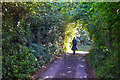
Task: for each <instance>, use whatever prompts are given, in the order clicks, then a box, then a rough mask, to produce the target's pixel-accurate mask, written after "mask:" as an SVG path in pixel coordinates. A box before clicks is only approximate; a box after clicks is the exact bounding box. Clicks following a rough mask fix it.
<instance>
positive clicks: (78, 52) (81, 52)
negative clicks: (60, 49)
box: [67, 50, 89, 54]
mask: <svg viewBox="0 0 120 80" xmlns="http://www.w3.org/2000/svg"><path fill="white" fill-rule="evenodd" d="M67 53H73V51H72V50H68V51H67ZM75 53H77V54H88V53H89V52H88V51H75Z"/></svg>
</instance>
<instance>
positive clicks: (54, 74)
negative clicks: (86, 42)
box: [39, 52, 87, 80]
mask: <svg viewBox="0 0 120 80" xmlns="http://www.w3.org/2000/svg"><path fill="white" fill-rule="evenodd" d="M85 54H86V53H84V52H83V53H77V54H76V55H72V54H70V53H67V55H66V58H64V55H63V56H61V57H59V58H58V59H57V60H56V61H54V63H53V64H52V65H51V66H50V67H49V68H48V69H47V71H46V72H45V73H43V75H42V77H39V79H50V78H69V79H70V78H82V79H84V80H87V74H86V72H85V68H86V67H85V66H86V63H85V58H84V56H85Z"/></svg>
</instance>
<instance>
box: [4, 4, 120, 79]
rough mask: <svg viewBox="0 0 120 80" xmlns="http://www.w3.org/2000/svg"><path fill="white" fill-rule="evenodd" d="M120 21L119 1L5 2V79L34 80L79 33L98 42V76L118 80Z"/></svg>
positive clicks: (95, 64) (94, 57) (95, 45)
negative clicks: (45, 65) (76, 33)
mask: <svg viewBox="0 0 120 80" xmlns="http://www.w3.org/2000/svg"><path fill="white" fill-rule="evenodd" d="M119 22H120V3H119V2H116V3H115V2H114V3H113V2H104V3H103V2H99V3H98V2H92V3H85V2H83V3H82V2H3V3H2V43H3V46H2V50H3V51H2V53H3V56H2V61H3V64H2V65H3V68H2V70H3V79H25V78H29V77H30V74H33V73H34V72H35V71H37V70H38V69H39V68H40V67H41V66H42V65H43V64H44V63H46V62H47V61H49V60H50V59H52V58H54V56H56V55H59V54H62V53H64V52H65V51H66V50H67V44H68V42H69V40H72V38H73V36H74V35H75V30H76V29H78V31H81V30H85V31H86V32H88V33H89V36H90V40H92V41H93V46H92V47H93V48H92V49H91V50H90V51H89V52H90V54H89V57H90V60H91V63H92V65H93V67H95V68H96V74H97V75H98V77H112V78H114V77H118V75H119V74H120V72H119V67H118V62H119V60H118V58H119V52H120V50H119V48H120V42H119V41H120V38H119V36H120V34H119V32H120V24H119ZM98 61H99V62H98ZM103 64H104V65H103ZM25 66H26V67H25Z"/></svg>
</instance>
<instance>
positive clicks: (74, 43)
mask: <svg viewBox="0 0 120 80" xmlns="http://www.w3.org/2000/svg"><path fill="white" fill-rule="evenodd" d="M76 45H77V41H76V39H75V37H74V38H73V40H72V50H73V55H75V50H77V47H76Z"/></svg>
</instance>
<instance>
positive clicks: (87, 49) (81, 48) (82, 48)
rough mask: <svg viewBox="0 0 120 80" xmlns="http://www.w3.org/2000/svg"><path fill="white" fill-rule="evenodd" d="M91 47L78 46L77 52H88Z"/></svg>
mask: <svg viewBox="0 0 120 80" xmlns="http://www.w3.org/2000/svg"><path fill="white" fill-rule="evenodd" d="M91 47H92V46H89V45H85V46H83V45H82V46H78V51H89V50H90V49H91Z"/></svg>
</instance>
